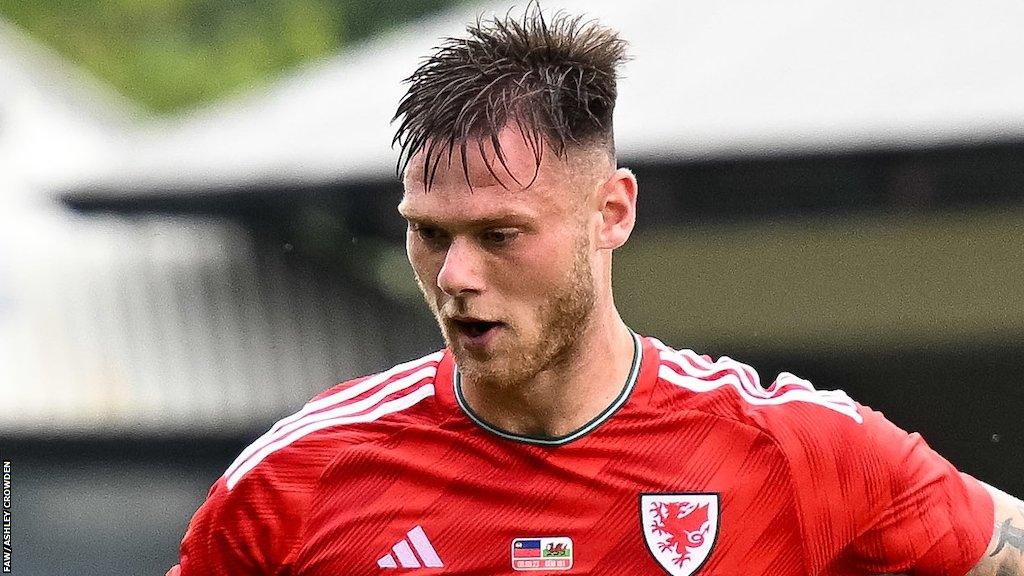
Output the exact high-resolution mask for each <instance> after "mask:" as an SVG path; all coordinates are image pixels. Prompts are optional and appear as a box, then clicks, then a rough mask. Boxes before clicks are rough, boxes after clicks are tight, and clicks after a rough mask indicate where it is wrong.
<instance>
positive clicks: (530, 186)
mask: <svg viewBox="0 0 1024 576" xmlns="http://www.w3.org/2000/svg"><path fill="white" fill-rule="evenodd" d="M498 137H499V142H500V144H501V149H502V157H503V159H504V162H502V161H501V160H500V159H499V158H498V156H497V154H496V153H495V151H494V147H493V146H492V145H491V143H490V142H489V141H479V142H478V141H470V142H469V143H468V144H467V146H466V155H465V161H463V157H462V153H461V151H460V149H459V147H458V146H456V147H455V149H454V151H453V153H452V155H451V158H450V160H449V156H448V150H447V148H445V149H444V150H443V151H442V152H441V154H442V156H441V158H440V161H439V162H438V163H437V168H436V172H434V177H433V180H432V181H431V185H430V188H429V190H428V189H427V186H426V182H425V178H424V167H425V166H426V163H427V161H428V159H427V158H426V154H425V153H424V152H422V151H421V152H420V153H418V154H416V155H414V156H413V157H412V158H411V159H410V161H409V165H408V166H407V168H406V171H405V175H404V179H403V182H404V186H405V190H404V195H403V197H402V203H401V205H400V206H399V209H400V210H401V212H402V214H403V215H404V216H406V217H409V218H411V219H432V220H441V219H445V220H449V219H455V220H459V219H466V220H478V219H486V218H492V217H496V216H495V215H497V214H502V215H522V216H531V215H538V214H539V213H541V212H546V213H552V212H553V213H556V214H562V213H565V212H566V210H567V208H568V207H569V206H570V205H572V204H573V200H574V198H575V196H576V195H578V194H579V193H580V190H579V185H578V178H575V177H574V176H575V174H574V171H573V170H572V169H571V168H570V166H569V165H568V164H567V163H566V162H565V161H564V160H563V159H562V158H558V157H557V156H556V155H555V153H554V152H553V151H552V150H551V149H550V148H547V147H546V146H545V147H544V148H543V149H542V150H541V152H542V156H541V162H540V165H539V166H538V164H537V157H536V154H535V152H534V150H533V148H532V147H531V146H530V145H529V144H528V142H527V141H526V140H525V139H524V138H523V136H522V134H521V133H520V132H519V131H518V130H516V129H513V128H506V129H505V130H502V132H501V133H500V134H499V136H498ZM434 160H435V159H430V161H431V162H433V161H434ZM431 169H432V170H433V166H431Z"/></svg>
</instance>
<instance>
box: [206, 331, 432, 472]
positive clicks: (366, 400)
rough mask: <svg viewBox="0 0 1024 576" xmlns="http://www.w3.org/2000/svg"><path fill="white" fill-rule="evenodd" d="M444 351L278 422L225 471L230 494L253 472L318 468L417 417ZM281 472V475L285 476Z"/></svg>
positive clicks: (316, 400) (343, 387) (347, 386)
mask: <svg viewBox="0 0 1024 576" xmlns="http://www.w3.org/2000/svg"><path fill="white" fill-rule="evenodd" d="M443 356H444V352H443V351H438V352H434V353H432V354H428V355H427V356H424V357H422V358H417V359H415V360H410V361H408V362H403V363H401V364H398V365H396V366H393V367H392V368H390V369H388V370H385V371H383V372H380V373H377V374H373V375H370V376H363V377H361V378H355V379H353V380H348V381H346V382H342V383H341V384H338V385H336V386H334V387H332V388H329V389H327V390H325V391H323V392H321V393H320V394H317V395H316V396H314V397H313V398H312V399H311V400H310V401H309V402H307V403H306V404H305V405H304V406H303V407H302V408H301V409H300V410H298V411H297V412H295V413H294V414H291V415H290V416H287V417H285V418H282V419H281V420H278V421H277V423H275V424H274V425H273V426H271V428H270V430H268V431H267V432H265V433H264V434H263V435H262V436H260V437H259V438H257V439H256V440H255V441H254V442H253V443H252V444H250V445H249V446H248V447H246V448H245V449H244V450H242V452H241V453H240V454H239V455H238V457H237V458H236V459H235V461H234V462H232V463H231V465H230V466H229V467H228V468H227V470H226V471H225V472H224V475H223V478H224V486H225V488H226V489H227V490H232V489H234V488H235V486H236V485H238V484H239V483H240V482H242V480H243V479H244V478H246V477H247V476H249V475H251V474H252V473H253V471H254V470H257V471H264V470H266V471H271V470H272V469H275V468H281V469H284V470H287V469H290V468H292V467H296V466H297V467H299V468H302V469H304V470H306V471H307V473H306V474H303V475H308V470H310V469H311V468H313V469H322V468H323V467H324V466H325V465H326V464H327V463H329V461H330V460H331V459H332V457H333V456H334V455H335V454H336V453H337V451H338V450H340V449H343V448H344V447H345V446H346V445H350V444H353V443H359V442H362V441H364V440H366V439H367V438H369V437H373V436H375V435H377V433H380V432H386V431H387V430H389V429H391V427H390V425H391V424H394V423H395V422H396V421H397V422H401V421H404V419H408V418H416V417H418V416H420V413H419V412H418V411H417V410H416V409H415V408H416V406H417V405H418V404H419V403H420V402H421V401H423V400H424V399H426V398H429V397H431V396H433V395H434V377H435V376H436V375H437V368H438V365H439V364H440V362H441V360H442V358H443ZM284 470H282V471H284Z"/></svg>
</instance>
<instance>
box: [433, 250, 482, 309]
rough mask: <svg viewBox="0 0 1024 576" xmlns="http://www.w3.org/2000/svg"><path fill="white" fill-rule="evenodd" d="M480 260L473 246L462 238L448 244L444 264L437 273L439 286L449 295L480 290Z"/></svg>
mask: <svg viewBox="0 0 1024 576" xmlns="http://www.w3.org/2000/svg"><path fill="white" fill-rule="evenodd" d="M479 266H480V262H479V258H478V255H477V254H476V253H475V250H474V249H473V246H472V245H471V244H470V243H469V242H467V241H466V240H464V239H462V238H455V239H454V240H453V241H452V243H451V244H449V245H448V251H447V252H446V253H445V256H444V264H443V265H442V266H441V271H440V272H438V274H437V287H438V288H440V289H441V291H442V292H444V293H445V294H447V295H449V296H460V295H463V294H466V293H472V292H479V291H480V290H481V289H482V288H483V285H482V282H481V279H480V270H479Z"/></svg>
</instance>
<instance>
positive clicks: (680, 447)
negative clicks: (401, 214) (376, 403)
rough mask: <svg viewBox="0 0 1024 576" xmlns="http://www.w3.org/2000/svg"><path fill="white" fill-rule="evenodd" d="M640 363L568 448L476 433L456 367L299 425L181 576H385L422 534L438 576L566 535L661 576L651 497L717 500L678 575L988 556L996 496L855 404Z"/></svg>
mask: <svg viewBox="0 0 1024 576" xmlns="http://www.w3.org/2000/svg"><path fill="white" fill-rule="evenodd" d="M643 348H644V352H643V363H642V365H641V369H640V377H639V380H638V382H637V384H636V386H635V389H634V390H633V391H632V394H631V396H630V398H629V400H628V402H627V403H626V404H625V405H624V406H623V407H622V408H621V409H620V410H618V411H617V412H615V413H614V414H613V415H612V416H611V417H610V418H609V419H608V420H607V421H605V422H603V423H602V424H601V425H600V426H599V427H597V428H596V430H594V431H593V432H591V433H589V434H588V435H586V436H583V437H582V438H579V439H577V440H574V441H571V442H569V443H567V444H564V445H561V446H557V447H550V446H536V445H530V444H526V443H522V442H517V441H514V440H508V439H504V438H501V437H499V436H497V435H495V434H492V433H491V432H488V431H486V430H484V429H483V428H481V427H479V426H478V425H476V424H475V423H473V422H472V421H471V420H470V419H469V418H468V417H467V416H466V414H465V413H464V412H462V411H461V409H460V408H459V407H458V405H457V404H456V401H455V397H454V393H453V387H452V370H453V365H452V361H451V358H450V357H449V356H448V355H447V354H446V355H445V356H444V358H443V359H442V360H441V361H440V364H439V365H437V370H436V375H433V376H431V377H430V378H429V379H428V380H426V381H419V380H417V381H416V382H415V384H414V386H413V387H412V388H409V389H406V390H404V391H398V392H394V393H392V394H390V395H388V396H386V397H383V400H381V401H382V402H385V403H387V402H392V403H394V402H398V401H400V400H401V398H403V395H406V396H405V397H411V396H407V395H409V394H411V393H412V392H411V390H413V389H415V390H420V389H421V387H423V386H432V390H433V394H432V395H429V396H425V397H423V399H420V400H418V401H417V402H415V403H413V404H412V405H411V406H409V407H408V408H405V409H403V410H399V411H395V412H392V413H389V414H386V415H384V416H381V417H380V418H378V419H376V420H373V421H367V422H355V423H343V424H338V425H336V426H331V427H326V428H323V429H318V430H313V431H310V430H311V428H308V427H307V428H303V429H301V430H305V431H306V432H307V433H306V434H305V435H304V436H302V437H300V438H298V439H294V440H293V441H292V442H291V443H290V444H288V445H287V446H283V447H280V448H278V449H275V450H273V451H272V452H270V453H269V454H267V455H265V456H264V457H262V459H261V460H258V463H257V464H256V465H255V466H254V467H252V469H251V470H249V471H248V472H246V473H244V474H242V475H240V476H239V477H238V478H237V484H235V485H234V486H233V488H231V489H230V490H229V489H228V487H227V481H226V479H225V478H221V479H220V480H219V481H218V482H217V483H216V484H215V485H214V487H213V488H212V489H211V491H210V496H209V498H208V500H207V502H206V503H205V504H204V505H203V506H202V507H201V508H200V509H199V511H198V512H197V513H196V515H195V517H194V518H193V519H192V522H191V524H190V526H189V529H188V532H187V533H186V535H185V538H184V541H183V542H182V547H181V571H180V576H199V575H203V576H210V575H227V574H254V575H255V574H266V575H271V574H274V575H295V576H298V575H302V576H314V575H317V576H319V575H323V576H328V575H329V576H337V575H338V574H347V575H351V576H359V575H371V574H372V575H379V574H382V573H386V572H388V571H389V570H382V569H381V568H380V567H378V560H380V559H382V558H384V557H385V556H387V555H388V554H391V552H392V548H393V546H395V545H396V544H398V543H399V542H402V541H405V542H406V543H407V544H408V543H412V540H411V538H413V536H411V532H410V531H411V530H413V529H414V528H415V527H417V526H419V527H421V528H422V530H423V533H424V534H425V535H426V537H427V538H428V539H429V541H430V545H431V547H432V548H433V549H434V550H435V551H436V553H437V555H438V556H439V558H440V560H441V562H443V563H444V567H443V568H427V567H422V568H417V569H416V570H417V573H418V574H419V573H422V574H438V573H441V572H444V571H448V572H456V573H463V574H469V573H473V574H511V573H513V570H512V568H511V545H512V541H513V540H514V539H515V538H543V537H569V538H571V539H572V548H573V549H572V562H573V567H572V570H571V572H572V573H574V574H593V575H597V574H605V575H612V574H637V575H648V574H649V575H654V574H659V575H663V574H666V573H667V572H666V569H665V568H662V567H661V566H659V564H658V562H657V560H656V559H655V556H654V554H653V553H652V552H651V547H652V546H656V543H655V542H652V543H648V542H647V540H646V539H645V536H644V530H643V525H642V524H643V523H642V520H641V514H640V513H641V510H640V498H641V495H643V494H698V493H699V494H717V496H718V506H719V508H718V526H717V535H716V537H715V539H714V546H713V548H712V549H711V552H710V554H709V555H708V557H707V558H706V561H705V562H704V564H703V565H702V566H701V567H700V568H699V571H697V572H692V570H693V569H695V568H697V566H696V565H692V564H686V563H685V562H684V563H683V564H682V566H681V567H680V566H676V567H675V568H673V569H674V570H676V571H675V572H668V573H674V574H690V573H691V572H692V573H696V574H719V575H732V574H766V575H767V574H771V575H773V576H789V575H792V576H796V575H807V574H831V575H847V574H864V573H884V572H906V573H912V574H921V575H936V576H938V575H942V576H947V575H951V574H953V575H956V574H964V573H966V572H967V570H968V569H969V568H970V567H972V566H973V565H974V563H975V562H976V561H977V560H978V559H979V558H980V556H981V554H982V553H983V550H984V548H985V546H986V545H987V543H988V540H989V537H990V536H991V533H992V503H991V499H990V498H989V497H988V495H987V493H985V491H984V490H983V489H982V488H981V487H980V486H979V485H978V483H977V482H976V481H974V480H973V479H971V478H969V477H965V476H961V475H960V474H959V473H957V472H956V471H955V470H954V469H953V467H952V466H951V465H950V464H949V463H947V462H946V461H945V460H943V459H942V458H940V457H939V456H938V455H936V454H935V453H934V452H932V451H931V450H930V449H929V448H928V447H927V446H926V445H925V443H924V442H923V440H921V439H920V437H919V436H917V435H908V434H906V433H905V432H903V431H902V430H899V429H898V428H896V427H895V426H893V425H892V424H890V423H889V422H887V421H886V420H885V419H884V418H883V417H882V416H881V415H880V414H878V413H876V412H872V411H870V410H868V409H866V408H863V407H853V405H852V404H851V405H850V406H851V408H850V410H856V412H855V414H859V415H860V419H862V422H858V421H857V419H856V418H854V417H852V416H851V415H850V414H847V413H843V412H842V411H841V410H840V409H835V408H830V407H829V406H830V405H829V403H828V402H821V403H814V402H811V401H785V402H783V401H780V398H782V395H784V394H788V395H789V396H786V398H790V397H793V398H796V397H801V398H819V395H816V394H817V393H814V392H810V391H808V390H807V389H806V386H805V384H806V383H802V382H803V381H798V380H792V379H787V380H786V381H785V382H784V383H781V382H780V385H779V386H777V387H775V388H774V389H772V392H764V391H763V389H762V392H761V394H762V396H757V394H758V393H757V392H756V391H754V392H752V391H751V389H750V387H749V386H745V385H744V384H743V382H750V380H751V378H752V373H751V372H747V370H749V368H746V367H742V365H737V363H730V362H726V361H723V362H719V363H715V364H714V366H707V365H710V364H711V362H710V360H709V359H706V358H704V359H701V358H699V357H697V359H695V360H694V361H693V362H692V363H691V362H690V361H689V360H687V361H685V362H681V364H683V366H682V367H680V366H679V365H678V364H677V363H674V362H671V361H669V360H668V356H669V355H671V352H659V350H658V349H657V348H656V345H655V342H654V341H652V340H650V339H645V340H644V346H643ZM706 364H707V365H706ZM435 365H436V363H435ZM737 366H739V367H737ZM668 370H671V371H672V372H667V371H668ZM659 371H661V376H659ZM411 372H415V370H412V371H411ZM739 374H743V375H744V376H743V378H742V380H741V379H740V378H739V376H738V375H739ZM730 375H732V376H730ZM733 376H735V377H733ZM399 378H407V379H415V378H413V377H412V376H410V371H404V372H400V373H396V374H395V375H394V376H393V377H392V379H390V380H388V379H385V380H383V381H381V382H380V384H379V385H378V388H375V389H374V390H380V389H383V387H384V386H387V385H388V383H389V382H394V381H395V379H399ZM780 380H781V378H780ZM359 382H363V380H357V381H353V382H350V383H346V384H342V385H340V386H338V387H336V388H335V389H332V391H329V393H325V394H322V395H320V396H318V398H321V399H324V398H329V397H330V394H331V393H334V392H338V391H343V390H345V389H346V388H347V387H351V386H356V385H357V384H358V383H359ZM365 382H373V381H372V380H366V381H365ZM403 382H404V381H403ZM365 385H366V384H362V385H360V386H364V387H365ZM353 390H355V388H353ZM427 392H429V390H426V389H424V391H421V392H420V393H423V394H425V393H427ZM372 395H373V391H368V392H364V393H360V394H358V395H356V396H353V399H348V400H346V401H345V402H357V401H359V399H367V398H369V399H370V401H372V400H373V398H372ZM821 397H824V396H821ZM752 398H753V400H751V399H752ZM758 398H760V399H758ZM830 398H832V399H833V400H834V397H830ZM345 402H342V403H341V407H342V408H343V409H344V407H345ZM836 404H837V405H840V406H841V405H843V403H842V402H841V401H836ZM391 405H392V406H394V405H397V404H391ZM352 406H353V408H352V413H356V408H357V406H356V405H354V404H353V405H352ZM359 407H361V408H365V406H362V405H360V406H359ZM329 409H330V407H327V408H322V410H329ZM359 413H360V414H367V413H372V409H371V410H366V409H364V410H362V412H359ZM413 549H415V545H413ZM417 554H418V556H417V557H418V558H420V559H421V560H423V558H422V555H420V553H419V551H417ZM392 560H394V556H393V555H392ZM423 561H424V562H425V560H423ZM403 570H404V569H403ZM688 570H689V571H690V572H688ZM173 574H175V572H174V569H172V571H171V572H169V573H168V575H169V576H172V575H173Z"/></svg>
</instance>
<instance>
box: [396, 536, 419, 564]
mask: <svg viewBox="0 0 1024 576" xmlns="http://www.w3.org/2000/svg"><path fill="white" fill-rule="evenodd" d="M391 551H392V552H394V553H395V556H398V561H399V562H400V563H401V564H402V568H419V567H420V561H419V560H417V559H416V555H415V554H413V553H412V548H409V543H408V542H406V541H405V540H400V541H399V542H398V544H395V545H394V546H392V547H391Z"/></svg>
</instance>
